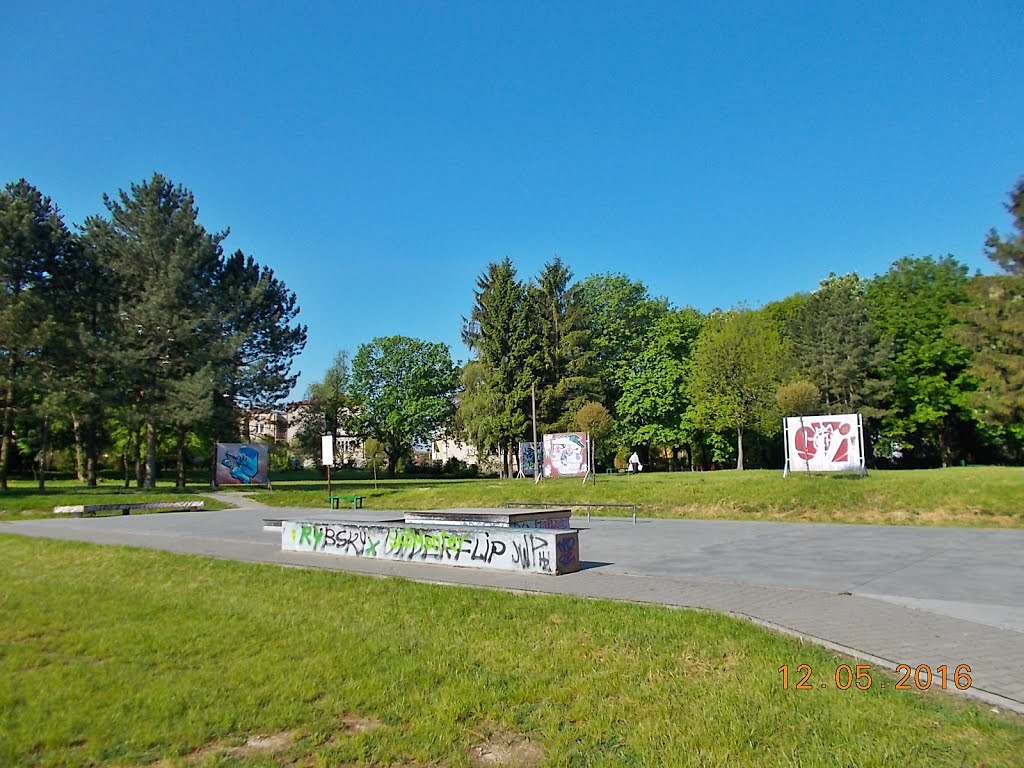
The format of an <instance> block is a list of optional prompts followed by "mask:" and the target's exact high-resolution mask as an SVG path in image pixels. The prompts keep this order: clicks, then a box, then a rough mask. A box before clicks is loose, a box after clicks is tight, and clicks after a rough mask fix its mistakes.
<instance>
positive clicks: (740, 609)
mask: <svg viewBox="0 0 1024 768" xmlns="http://www.w3.org/2000/svg"><path fill="white" fill-rule="evenodd" d="M230 497H231V500H233V501H234V502H235V503H238V504H240V505H242V506H241V507H240V508H238V509H232V510H224V511H220V512H185V513H165V514H158V515H139V516H130V517H108V518H95V519H90V518H83V519H67V520H32V521H24V522H17V523H7V524H0V533H16V534H21V535H27V536H40V537H47V538H56V539H72V540H78V541H89V542H94V543H99V544H128V545H132V546H141V547H152V548H157V549H165V550H169V551H173V552H182V553H191V554H200V555H209V556H214V557H226V558H232V559H238V560H247V561H253V562H267V563H279V564H288V565H300V566H306V567H316V568H328V569H337V570H348V571H354V572H360V573H367V574H375V575H390V576H402V577H407V578H414V579H419V580H423V581H434V582H441V583H449V584H464V585H478V586H484V587H493V588H500V589H514V590H523V591H537V592H549V593H558V594H569V595H578V596H585V597H600V598H611V599H615V600H632V601H639V602H650V603H660V604H664V605H671V606H679V607H692V608H706V609H713V610H717V611H724V612H727V613H730V614H734V615H739V616H745V617H749V618H751V619H753V620H755V621H757V622H759V623H762V624H766V625H768V626H771V627H773V628H776V629H780V630H782V631H785V632H789V633H792V634H796V635H798V636H800V637H804V638H806V639H809V640H812V641H814V642H817V643H821V644H823V645H826V646H829V647H832V648H835V649H837V650H841V651H844V652H846V653H849V654H851V655H854V656H858V657H860V658H864V659H866V660H868V661H870V662H871V663H873V664H874V665H876V666H880V667H886V668H888V669H895V667H896V666H897V665H899V664H908V665H911V666H912V667H917V666H918V665H921V664H926V665H928V666H929V667H930V668H931V669H932V671H933V672H934V670H935V669H936V668H937V667H938V666H940V665H942V664H945V665H947V667H948V669H949V670H950V677H952V672H953V670H954V669H955V668H956V667H957V666H959V665H961V664H968V665H970V667H971V676H972V678H973V685H972V688H971V689H970V690H969V691H968V692H967V693H969V694H970V695H973V696H975V697H977V698H980V699H983V700H985V701H988V702H991V703H993V704H996V705H998V706H1000V707H1003V708H1007V709H1013V710H1016V711H1018V712H1021V713H1024V531H1015V530H1014V531H1001V530H992V529H966V528H910V527H896V526H861V525H831V524H800V523H750V522H733V521H703V520H699V521H698V520H641V521H640V522H639V524H638V525H633V524H632V523H631V522H630V521H629V520H627V519H618V518H594V519H593V520H592V521H589V522H588V521H587V520H586V519H574V520H573V526H574V527H578V528H581V529H582V530H581V532H580V551H581V555H582V558H583V561H584V562H583V570H581V571H580V572H579V573H575V574H569V575H566V576H558V577H552V576H540V575H518V574H515V573H509V572H498V571H482V570H476V569H467V568H451V567H446V566H436V565H424V564H418V563H396V562H389V561H377V560H364V559H359V558H346V557H337V556H333V555H323V554H305V553H298V552H282V551H281V549H280V534H279V533H274V532H267V531H263V530H262V520H263V517H265V516H267V517H269V516H271V514H272V516H274V517H285V518H289V517H306V518H310V517H314V518H316V519H326V518H331V519H337V520H382V519H388V518H394V517H400V516H401V514H402V513H401V512H395V511H379V510H377V511H374V510H359V511H354V512H337V511H334V512H327V511H322V512H321V511H312V510H300V509H282V508H274V510H273V511H272V513H271V512H270V511H269V510H268V508H266V507H263V506H259V507H257V506H256V505H254V504H251V503H249V502H248V500H246V499H245V498H244V497H238V496H237V495H235V494H231V495H230ZM790 662H791V664H793V665H798V664H800V663H802V660H801V659H799V658H794V659H791V660H790ZM936 686H937V683H936ZM949 688H950V689H951V690H955V689H954V688H953V686H952V683H950V685H949Z"/></svg>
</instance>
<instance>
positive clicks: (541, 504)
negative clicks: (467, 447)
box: [505, 501, 637, 525]
mask: <svg viewBox="0 0 1024 768" xmlns="http://www.w3.org/2000/svg"><path fill="white" fill-rule="evenodd" d="M636 506H637V505H636V504H587V503H584V502H579V501H574V502H558V501H543V502H541V501H506V502H505V509H511V508H512V507H544V508H554V507H586V508H587V521H588V522H589V520H590V510H591V508H592V507H620V508H622V509H632V510H633V525H636Z"/></svg>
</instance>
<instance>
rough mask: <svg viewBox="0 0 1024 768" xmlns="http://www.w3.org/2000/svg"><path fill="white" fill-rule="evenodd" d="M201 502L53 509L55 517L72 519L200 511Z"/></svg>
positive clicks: (125, 503) (158, 502)
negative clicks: (104, 514) (136, 512)
mask: <svg viewBox="0 0 1024 768" xmlns="http://www.w3.org/2000/svg"><path fill="white" fill-rule="evenodd" d="M202 508H203V502H201V501H140V502H124V503H122V504H74V505H72V506H68V507H54V508H53V514H55V515H71V516H72V517H82V516H83V515H85V516H87V517H95V516H96V513H97V512H118V511H119V512H120V513H121V514H122V515H130V514H131V513H132V510H133V509H136V510H139V509H143V510H154V509H155V510H167V509H169V510H189V509H202Z"/></svg>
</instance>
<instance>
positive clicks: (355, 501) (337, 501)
mask: <svg viewBox="0 0 1024 768" xmlns="http://www.w3.org/2000/svg"><path fill="white" fill-rule="evenodd" d="M328 498H329V499H330V502H331V509H339V508H340V506H341V500H342V499H344V500H345V501H351V502H352V509H362V508H363V499H365V498H366V497H365V496H355V495H345V494H342V495H340V496H330V497H328Z"/></svg>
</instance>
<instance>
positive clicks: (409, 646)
mask: <svg viewBox="0 0 1024 768" xmlns="http://www.w3.org/2000/svg"><path fill="white" fill-rule="evenodd" d="M0 612H2V615H3V621H2V622H0V765H3V766H12V767H14V766H40V767H48V766H118V767H119V768H128V767H134V766H160V767H161V768H172V767H173V766H182V767H191V766H199V768H214V767H215V766H216V767H218V768H224V767H227V766H276V765H291V766H402V767H403V768H421V767H425V766H436V767H446V768H460V767H467V766H476V765H497V764H504V765H511V766H518V768H523V767H524V766H533V767H535V768H536V767H539V766H614V767H615V768H620V767H621V766H858V767H867V766H893V765H899V766H988V767H989V768H995V767H997V766H1020V765H1021V755H1022V754H1024V719H1022V718H1020V717H1018V716H1016V715H1013V714H1007V713H1005V712H998V713H997V712H993V711H992V708H991V707H990V706H988V705H982V704H978V703H976V702H973V701H971V700H968V699H965V698H963V697H960V696H958V695H954V694H951V693H941V692H938V691H934V690H931V691H925V692H920V691H899V690H895V688H894V685H895V682H896V680H895V678H893V677H892V676H890V675H888V674H886V673H884V672H882V671H881V670H879V669H871V670H870V674H871V677H872V682H871V685H870V686H869V687H868V688H867V689H866V690H857V689H856V687H855V686H851V687H850V689H849V690H840V689H839V688H837V687H836V685H835V684H834V675H835V672H836V670H837V669H838V668H839V667H840V665H842V664H849V665H851V667H854V665H855V664H856V662H855V661H853V660H850V659H844V658H842V657H840V656H837V655H835V654H833V653H831V652H829V651H826V650H824V649H821V648H818V647H816V646H812V645H808V644H804V643H801V642H799V641H796V640H794V639H792V638H788V637H784V636H781V635H776V634H773V633H770V632H768V631H767V630H763V629H761V628H759V627H757V626H755V625H753V624H750V623H747V622H744V621H740V620H737V619H731V618H728V617H724V616H720V615H716V614H712V613H702V612H693V611H681V610H672V609H668V608H661V607H657V606H641V605H631V604H623V603H613V602H606V601H596V600H582V599H575V598H567V597H557V596H534V595H520V594H509V593H505V592H498V591H486V590H479V589H470V588H461V587H445V586H438V585H427V584H419V583H414V582H409V581H405V580H401V579H393V578H392V579H376V578H370V577H361V576H357V575H352V574H344V573H338V572H329V571H316V570H300V569H294V568H288V569H286V568H280V567H277V566H272V565H257V564H245V563H235V562H229V561H223V560H214V559H206V558H200V557H189V556H181V555H174V554H169V553H162V552H155V551H144V550H137V549H129V548H122V547H98V546H93V545H86V544H72V543H64V542H52V541H43V540H35V539H26V538H21V537H18V536H11V535H0ZM799 664H808V665H810V666H811V668H812V669H813V673H814V683H815V686H814V688H813V689H812V690H795V682H796V675H795V674H793V675H792V677H791V680H790V688H789V690H786V689H784V687H783V681H782V676H781V673H780V672H779V671H778V670H779V667H780V666H782V665H790V668H791V669H792V670H795V668H796V666H797V665H799ZM882 682H886V683H887V686H886V688H884V689H883V688H882V687H881V683H882ZM818 683H826V685H827V687H826V688H825V689H822V688H820V686H819V685H818ZM496 759H498V760H500V762H497V761H496Z"/></svg>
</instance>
